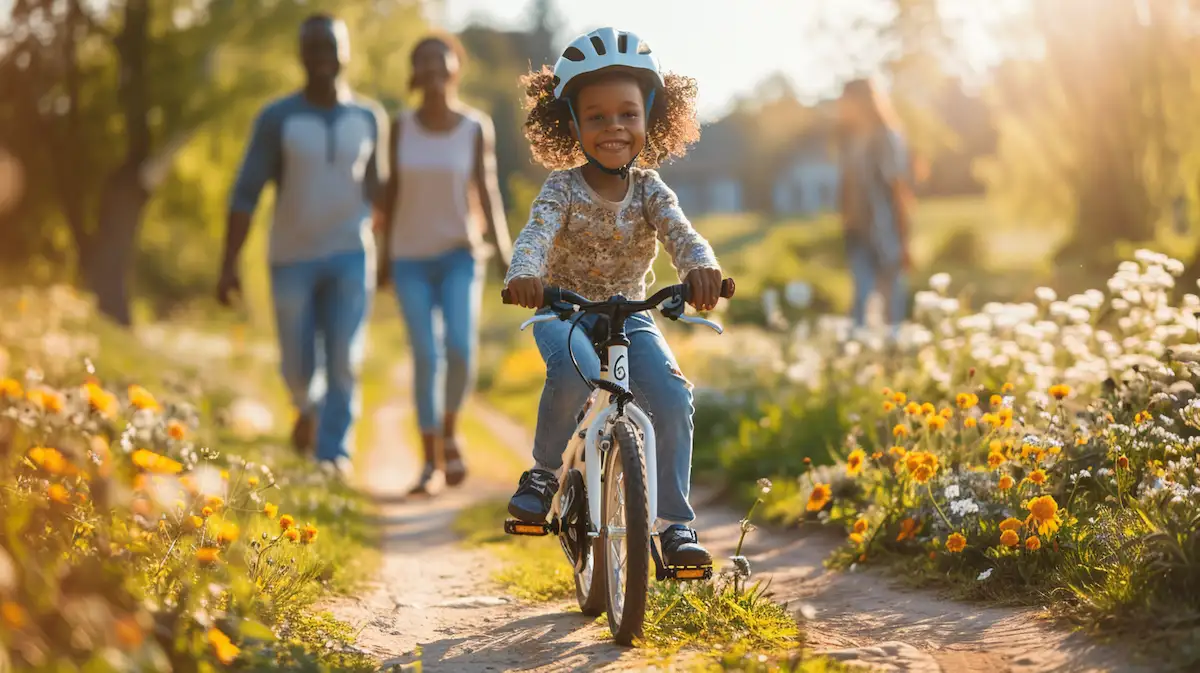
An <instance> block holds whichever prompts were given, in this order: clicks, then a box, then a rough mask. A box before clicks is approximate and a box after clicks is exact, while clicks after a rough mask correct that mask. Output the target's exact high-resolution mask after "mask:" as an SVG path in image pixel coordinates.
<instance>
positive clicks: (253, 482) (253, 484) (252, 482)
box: [246, 477, 258, 488]
mask: <svg viewBox="0 0 1200 673" xmlns="http://www.w3.org/2000/svg"><path fill="white" fill-rule="evenodd" d="M246 485H247V486H249V487H250V488H258V477H248V478H247V479H246Z"/></svg>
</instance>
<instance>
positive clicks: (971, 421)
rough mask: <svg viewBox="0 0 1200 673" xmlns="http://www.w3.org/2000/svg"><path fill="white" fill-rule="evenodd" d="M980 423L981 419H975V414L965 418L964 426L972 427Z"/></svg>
mask: <svg viewBox="0 0 1200 673" xmlns="http://www.w3.org/2000/svg"><path fill="white" fill-rule="evenodd" d="M978 424H979V421H977V420H975V417H974V416H967V417H966V418H964V419H963V427H964V428H968V429H970V428H973V427H975V426H976V425H978Z"/></svg>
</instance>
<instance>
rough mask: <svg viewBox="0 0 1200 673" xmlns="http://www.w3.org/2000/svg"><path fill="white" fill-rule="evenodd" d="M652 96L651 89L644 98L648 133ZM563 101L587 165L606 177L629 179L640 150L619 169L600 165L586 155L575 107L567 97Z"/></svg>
mask: <svg viewBox="0 0 1200 673" xmlns="http://www.w3.org/2000/svg"><path fill="white" fill-rule="evenodd" d="M654 94H655V89H651V90H650V95H649V96H648V97H647V98H646V130H647V131H649V127H650V110H651V109H653V108H654ZM565 100H566V101H567V109H568V110H570V112H571V121H573V122H575V136H576V139H577V140H578V141H579V151H581V152H583V156H584V158H585V159H587V161H588V163H589V164H591V165H593V166H595V167H596V168H598V169H600V170H601V171H603V172H604V173H607V174H608V175H616V176H618V177H620V178H621V179H622V180H627V179H628V178H629V169H630V168H632V167H633V165H634V164H635V163H637V159H638V155H640V154H641V153H642V152H641V150H638V153H637V154H635V155H633V158H632V159H630V160H629V163H627V164H625V165H624V166H621V167H620V168H609V167H608V166H605V165H604V164H602V163H600V162H599V161H597V160H596V158H595V157H593V156H592V155H590V154H588V151H587V149H586V148H584V146H583V132H582V131H580V129H581V128H582V127H581V126H580V125H579V118H578V117H576V116H575V105H574V104H573V103H572V102H571V99H570V98H569V97H568V98H566V99H565ZM644 148H645V147H644V146H643V149H644Z"/></svg>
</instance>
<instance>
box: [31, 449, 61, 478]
mask: <svg viewBox="0 0 1200 673" xmlns="http://www.w3.org/2000/svg"><path fill="white" fill-rule="evenodd" d="M29 460H30V461H32V462H33V464H34V465H37V466H38V467H39V468H41V469H43V470H45V471H46V472H48V473H50V474H66V473H67V472H68V471H69V470H70V469H71V464H70V463H68V462H67V459H66V458H64V457H63V455H62V453H60V452H59V451H58V449H50V448H47V447H44V446H35V447H33V448H32V449H30V450H29Z"/></svg>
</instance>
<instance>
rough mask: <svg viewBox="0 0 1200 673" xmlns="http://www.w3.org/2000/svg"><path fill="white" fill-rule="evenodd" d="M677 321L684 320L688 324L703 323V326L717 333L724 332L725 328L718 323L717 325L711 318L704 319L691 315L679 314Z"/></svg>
mask: <svg viewBox="0 0 1200 673" xmlns="http://www.w3.org/2000/svg"><path fill="white" fill-rule="evenodd" d="M679 321H680V322H686V323H688V324H690V325H704V326H705V327H707V328H709V329H711V330H712V331H714V332H716V333H717V334H724V333H725V328H723V327H721V326H720V325H718V324H717V323H715V322H713V321H711V320H705V319H704V318H697V317H695V316H691V315H681V316H679Z"/></svg>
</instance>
